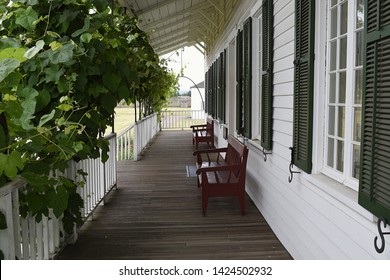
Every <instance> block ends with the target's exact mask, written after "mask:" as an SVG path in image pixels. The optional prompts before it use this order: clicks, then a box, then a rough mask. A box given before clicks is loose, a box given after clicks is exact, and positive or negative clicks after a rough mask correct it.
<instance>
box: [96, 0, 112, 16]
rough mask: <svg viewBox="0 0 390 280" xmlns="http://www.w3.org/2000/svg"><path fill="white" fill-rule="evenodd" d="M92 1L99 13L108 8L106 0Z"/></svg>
mask: <svg viewBox="0 0 390 280" xmlns="http://www.w3.org/2000/svg"><path fill="white" fill-rule="evenodd" d="M92 2H93V5H94V6H95V7H96V9H97V10H98V12H99V13H101V12H103V11H104V10H106V9H107V8H108V7H107V1H106V0H93V1H92Z"/></svg>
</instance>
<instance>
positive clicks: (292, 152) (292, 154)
mask: <svg viewBox="0 0 390 280" xmlns="http://www.w3.org/2000/svg"><path fill="white" fill-rule="evenodd" d="M289 149H290V150H291V162H290V165H289V167H288V171H289V172H290V176H288V182H289V183H291V182H292V180H293V179H294V174H299V173H301V172H300V171H293V170H292V168H293V166H294V148H293V147H290V148H289Z"/></svg>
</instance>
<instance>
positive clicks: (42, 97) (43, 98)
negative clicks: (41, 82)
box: [35, 89, 51, 112]
mask: <svg viewBox="0 0 390 280" xmlns="http://www.w3.org/2000/svg"><path fill="white" fill-rule="evenodd" d="M36 101H37V105H36V108H35V112H39V111H41V110H42V109H43V108H45V107H46V106H47V105H49V104H50V101H51V96H50V93H49V91H48V90H47V89H43V90H40V91H39V92H38V96H37V98H36Z"/></svg>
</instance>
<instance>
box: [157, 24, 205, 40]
mask: <svg viewBox="0 0 390 280" xmlns="http://www.w3.org/2000/svg"><path fill="white" fill-rule="evenodd" d="M194 31H195V32H198V33H199V34H201V35H202V36H206V34H205V33H204V31H203V30H202V28H201V27H200V25H199V24H197V25H191V26H188V25H186V26H184V27H181V28H178V29H175V30H171V31H170V32H167V33H165V34H161V35H159V36H158V37H154V38H153V37H150V42H151V43H152V44H156V43H157V42H158V41H161V40H165V41H166V40H167V39H169V38H168V37H180V36H182V35H181V33H182V32H186V34H193V33H194ZM201 38H202V37H201Z"/></svg>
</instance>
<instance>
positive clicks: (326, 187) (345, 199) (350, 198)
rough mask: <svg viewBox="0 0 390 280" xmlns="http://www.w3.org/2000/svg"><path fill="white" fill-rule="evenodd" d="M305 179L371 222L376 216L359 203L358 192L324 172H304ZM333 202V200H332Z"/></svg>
mask: <svg viewBox="0 0 390 280" xmlns="http://www.w3.org/2000/svg"><path fill="white" fill-rule="evenodd" d="M302 176H303V178H304V179H305V180H307V181H308V182H309V183H311V184H312V185H313V186H315V187H317V188H319V189H321V190H322V191H323V192H324V193H326V194H327V195H329V196H330V197H332V198H333V199H336V200H338V201H340V202H341V203H342V204H343V205H345V206H346V207H348V208H350V209H351V210H353V211H354V212H356V213H357V214H359V215H361V216H363V217H364V218H366V219H367V220H369V221H371V222H375V221H376V217H375V216H374V215H373V214H371V213H370V212H369V211H367V210H366V209H364V208H363V207H362V206H360V205H359V204H358V192H357V191H355V190H353V189H351V188H349V187H347V186H345V185H343V184H341V183H339V182H337V181H336V180H333V179H331V178H329V177H327V176H326V175H323V174H315V175H313V174H306V173H302ZM330 202H331V201H330Z"/></svg>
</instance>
